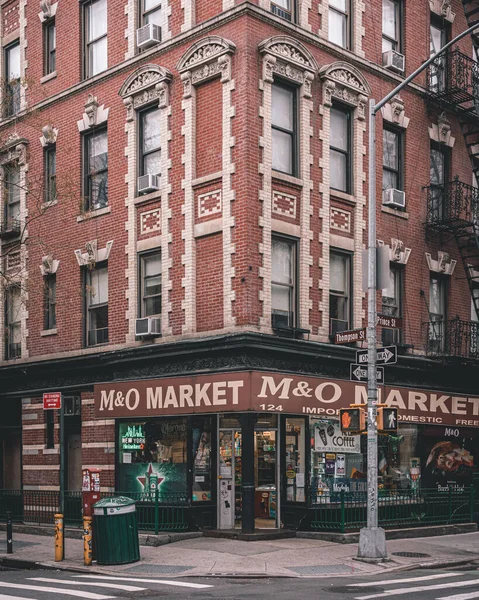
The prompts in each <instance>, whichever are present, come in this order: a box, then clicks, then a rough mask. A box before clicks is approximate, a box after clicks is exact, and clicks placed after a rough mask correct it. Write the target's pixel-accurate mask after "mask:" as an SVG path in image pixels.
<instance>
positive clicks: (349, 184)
mask: <svg viewBox="0 0 479 600" xmlns="http://www.w3.org/2000/svg"><path fill="white" fill-rule="evenodd" d="M333 110H334V111H337V112H341V113H343V114H344V115H346V118H347V131H348V148H347V150H346V151H344V150H342V149H341V148H336V147H335V146H333V145H332V144H331V136H330V140H329V160H330V162H329V168H330V170H331V150H333V151H334V152H337V153H338V154H342V155H343V156H346V189H345V190H341V189H339V188H333V187H332V186H331V190H335V191H337V192H342V193H343V194H349V195H351V194H352V193H353V191H352V190H353V168H352V167H353V156H352V154H353V117H352V110H351V108H349V107H347V106H345V105H343V104H340V103H337V102H335V103H334V104H333V105H332V107H331V111H333ZM330 181H331V178H330Z"/></svg>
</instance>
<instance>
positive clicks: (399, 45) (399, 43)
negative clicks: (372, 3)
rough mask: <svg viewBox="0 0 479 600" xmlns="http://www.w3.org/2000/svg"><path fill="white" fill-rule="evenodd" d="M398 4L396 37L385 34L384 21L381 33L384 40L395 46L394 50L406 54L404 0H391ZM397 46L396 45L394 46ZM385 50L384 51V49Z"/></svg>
mask: <svg viewBox="0 0 479 600" xmlns="http://www.w3.org/2000/svg"><path fill="white" fill-rule="evenodd" d="M389 1H390V2H393V4H394V5H395V6H396V39H392V38H390V37H389V36H388V35H385V33H384V29H383V23H382V22H381V35H382V39H383V40H387V41H388V42H390V43H391V45H392V46H393V48H392V50H394V51H395V52H399V53H400V54H404V52H403V2H402V0H389ZM394 46H395V47H394ZM383 52H384V51H383Z"/></svg>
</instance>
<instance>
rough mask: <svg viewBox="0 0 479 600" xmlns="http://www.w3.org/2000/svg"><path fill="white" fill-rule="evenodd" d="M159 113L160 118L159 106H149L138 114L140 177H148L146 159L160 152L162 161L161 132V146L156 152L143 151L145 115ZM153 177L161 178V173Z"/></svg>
mask: <svg viewBox="0 0 479 600" xmlns="http://www.w3.org/2000/svg"><path fill="white" fill-rule="evenodd" d="M153 112H158V118H159V116H160V109H159V108H158V106H149V107H147V108H145V109H144V110H142V111H139V112H138V175H139V176H142V175H146V174H147V173H145V157H146V156H148V155H150V154H154V153H155V152H160V160H161V132H160V145H159V146H158V147H157V148H155V149H154V150H150V151H148V152H144V150H143V141H144V120H143V119H144V118H145V115H147V114H150V113H153ZM151 175H157V176H158V177H160V176H161V172H160V173H151Z"/></svg>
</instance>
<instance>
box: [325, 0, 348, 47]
mask: <svg viewBox="0 0 479 600" xmlns="http://www.w3.org/2000/svg"><path fill="white" fill-rule="evenodd" d="M349 12H350V0H329V12H328V38H329V41H330V42H333V44H337V45H338V46H341V48H348V47H349V38H350V33H349V29H350V25H349Z"/></svg>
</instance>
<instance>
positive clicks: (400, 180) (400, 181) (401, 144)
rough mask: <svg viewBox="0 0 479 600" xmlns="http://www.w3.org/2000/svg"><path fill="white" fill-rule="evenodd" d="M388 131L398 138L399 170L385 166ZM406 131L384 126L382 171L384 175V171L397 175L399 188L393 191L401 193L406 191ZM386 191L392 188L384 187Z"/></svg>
mask: <svg viewBox="0 0 479 600" xmlns="http://www.w3.org/2000/svg"><path fill="white" fill-rule="evenodd" d="M385 131H388V132H389V133H392V134H394V135H395V136H396V138H397V156H398V161H397V162H398V168H397V169H392V168H391V167H389V166H387V165H385V164H384V151H385V148H386V144H385V143H384V132H385ZM404 163H405V160H404V131H402V130H401V129H399V128H397V127H391V126H389V125H386V124H385V125H384V126H383V161H382V171H383V173H384V171H388V172H389V173H395V174H396V175H397V183H398V187H397V188H393V189H397V190H399V191H404ZM383 183H384V176H383ZM385 189H390V188H384V187H383V192H384V190H385Z"/></svg>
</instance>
